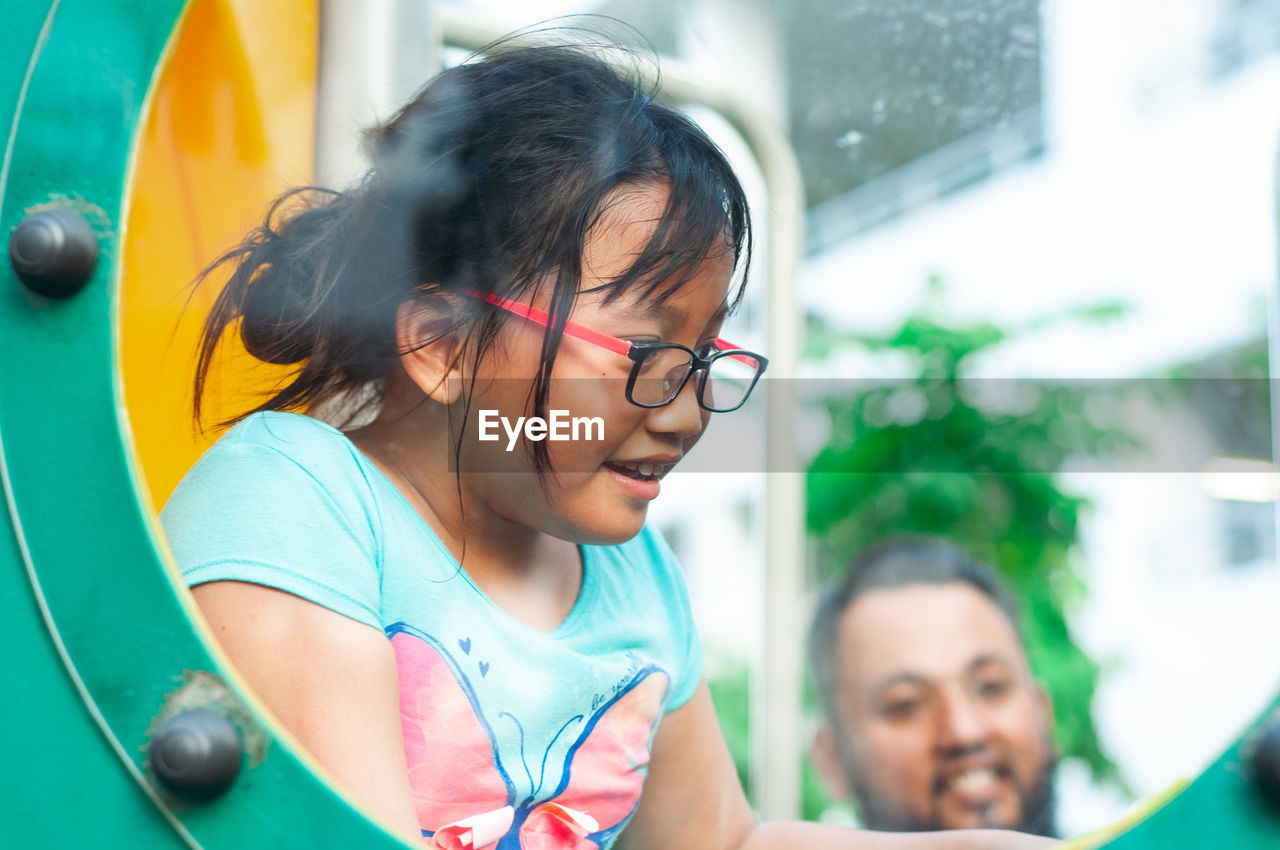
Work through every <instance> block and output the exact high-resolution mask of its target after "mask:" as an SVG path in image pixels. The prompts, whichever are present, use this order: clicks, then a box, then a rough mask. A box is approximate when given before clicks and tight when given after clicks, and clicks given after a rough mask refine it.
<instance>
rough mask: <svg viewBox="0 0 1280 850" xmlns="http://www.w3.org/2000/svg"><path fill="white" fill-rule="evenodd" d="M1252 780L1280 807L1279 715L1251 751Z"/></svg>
mask: <svg viewBox="0 0 1280 850" xmlns="http://www.w3.org/2000/svg"><path fill="white" fill-rule="evenodd" d="M1253 781H1254V783H1255V784H1257V786H1258V790H1259V791H1261V792H1262V793H1263V795H1264V796H1265V797H1266V798H1267V799H1268V800H1270V801H1271V803H1272V804H1273V805H1274V806H1276V807H1277V808H1280V717H1276V718H1273V719H1272V720H1271V722H1270V724H1269V725H1268V726H1267V727H1266V728H1265V729H1264V730H1263V731H1262V735H1261V737H1259V738H1258V739H1257V744H1256V745H1255V748H1254V751H1253Z"/></svg>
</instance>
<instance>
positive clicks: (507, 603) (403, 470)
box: [347, 392, 582, 631]
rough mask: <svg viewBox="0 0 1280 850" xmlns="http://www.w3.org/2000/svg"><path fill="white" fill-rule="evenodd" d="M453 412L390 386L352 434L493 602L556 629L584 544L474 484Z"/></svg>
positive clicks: (577, 576) (573, 592)
mask: <svg viewBox="0 0 1280 850" xmlns="http://www.w3.org/2000/svg"><path fill="white" fill-rule="evenodd" d="M448 417H449V411H448V410H447V409H446V408H445V407H444V406H442V405H439V404H436V403H434V402H432V401H430V400H423V399H422V397H421V396H419V397H418V398H417V399H416V400H412V401H411V402H408V403H406V400H404V399H403V398H401V397H398V395H397V394H393V393H390V392H389V393H388V397H387V401H386V402H385V403H384V405H383V410H382V412H381V413H380V414H379V416H378V417H377V419H375V420H374V421H373V422H372V423H370V424H369V425H367V426H364V427H362V428H359V429H356V430H354V431H351V432H350V433H348V435H347V436H348V437H349V438H350V439H351V441H352V443H353V444H355V446H356V447H357V448H358V449H359V450H360V451H361V452H362V453H363V454H364V455H365V456H366V457H368V458H369V459H370V461H372V462H373V463H374V465H375V466H377V467H378V469H379V470H380V471H381V472H382V473H383V474H384V475H385V476H386V477H387V479H388V480H389V481H391V483H392V484H393V485H394V486H395V487H396V489H398V490H399V491H400V493H401V494H402V495H403V496H404V497H405V499H406V500H407V501H408V502H409V504H410V505H411V506H412V507H413V508H414V510H416V511H417V512H418V514H419V515H420V516H421V517H422V519H423V521H425V522H426V523H427V525H429V526H430V527H431V529H432V530H433V531H434V532H435V533H436V536H437V537H439V538H440V540H441V542H442V543H444V545H445V547H446V548H447V549H448V550H449V551H450V552H451V553H452V554H453V556H454V558H455V559H457V560H458V562H459V563H460V564H462V566H463V568H464V569H465V570H466V572H467V575H468V576H470V578H471V580H472V581H473V582H475V583H476V584H477V586H479V587H480V589H481V590H483V591H484V592H485V594H486V595H488V596H489V597H490V599H491V600H492V601H493V602H494V603H495V604H497V605H498V606H499V607H501V608H503V609H504V610H505V611H506V612H507V613H508V614H510V615H511V616H512V617H514V618H515V619H517V620H519V621H521V622H524V623H525V624H527V625H530V626H532V627H534V628H538V629H542V630H544V631H549V630H551V629H554V628H555V627H556V626H557V625H559V623H560V622H562V621H563V620H564V617H565V616H567V615H568V613H569V611H570V610H571V609H572V607H573V604H574V602H575V601H576V599H577V597H578V593H579V591H580V589H581V584H582V561H581V555H580V553H579V550H578V547H577V546H576V545H574V544H573V543H571V542H569V541H566V540H561V539H559V538H556V537H554V536H552V535H550V534H548V533H546V532H543V531H540V530H538V529H535V528H532V527H530V526H528V525H525V524H523V523H520V522H518V521H516V520H513V519H511V518H509V517H507V516H503V515H502V514H500V513H499V512H497V511H495V510H494V509H493V508H492V507H491V506H490V505H489V504H488V503H487V502H486V501H485V500H484V499H483V498H482V497H480V496H478V495H477V494H476V493H475V492H474V490H473V489H472V488H470V487H468V481H467V478H466V476H462V477H459V475H458V473H457V472H456V468H457V464H456V463H455V461H454V457H453V454H452V446H451V440H450V439H449V438H448V436H447V435H449V434H450V433H451V432H450V423H449V418H448ZM424 435H442V438H430V439H429V438H426V437H424Z"/></svg>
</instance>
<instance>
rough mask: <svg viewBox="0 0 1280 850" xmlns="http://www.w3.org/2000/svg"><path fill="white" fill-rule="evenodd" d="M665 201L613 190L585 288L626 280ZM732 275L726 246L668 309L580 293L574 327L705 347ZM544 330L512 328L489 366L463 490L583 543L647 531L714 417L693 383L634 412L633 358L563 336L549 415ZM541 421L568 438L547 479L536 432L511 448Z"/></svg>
mask: <svg viewBox="0 0 1280 850" xmlns="http://www.w3.org/2000/svg"><path fill="white" fill-rule="evenodd" d="M666 201H667V193H666V189H665V187H663V186H662V185H660V184H645V185H641V186H630V187H626V188H624V189H621V190H619V191H618V192H617V193H615V195H614V196H613V198H612V199H611V202H610V203H609V208H608V210H607V211H606V212H605V214H604V215H603V216H602V218H601V220H600V222H599V223H598V224H597V225H596V227H594V228H593V229H592V231H591V233H590V234H589V235H588V238H587V242H586V246H585V249H586V250H585V255H584V257H585V259H584V268H583V275H582V290H583V291H589V290H590V289H592V288H593V287H595V286H597V285H600V284H602V283H606V282H608V281H610V280H612V279H614V278H616V277H617V276H619V275H620V274H622V273H623V272H625V271H626V269H627V268H628V267H629V266H630V265H631V263H632V261H633V260H634V259H635V257H636V256H637V255H638V254H639V253H640V252H641V251H642V250H643V249H644V247H645V245H646V243H647V242H648V240H649V238H650V236H651V235H652V233H653V230H654V228H655V227H656V226H657V223H658V221H659V220H660V219H661V216H662V213H663V211H664V209H665V206H666ZM732 273H733V255H732V252H731V251H730V250H729V248H728V247H727V246H726V247H725V249H724V251H723V252H722V253H720V254H718V255H716V256H712V257H709V258H707V259H706V260H705V261H703V262H702V263H701V264H700V265H699V266H698V268H697V269H696V271H695V273H694V274H693V276H692V278H691V279H690V280H688V281H687V282H686V283H685V284H684V285H683V286H681V287H680V289H678V290H677V291H676V292H675V293H674V294H673V295H671V296H670V297H669V298H667V299H666V300H665V301H663V302H661V303H658V302H657V301H656V300H654V299H647V300H640V301H637V300H635V299H631V298H628V297H627V296H625V295H624V296H623V297H622V298H619V299H616V300H615V301H614V302H613V303H611V304H608V305H605V304H604V303H603V301H604V298H603V294H589V295H582V296H580V297H579V298H578V299H577V301H576V303H575V305H574V308H573V311H572V313H571V314H570V316H569V320H570V321H572V322H575V323H577V324H580V325H582V326H584V327H586V328H589V329H591V330H594V331H599V332H601V333H604V334H608V335H610V336H614V337H619V338H622V339H625V340H628V341H631V342H636V343H644V342H675V343H680V344H682V345H685V346H688V347H689V348H692V349H695V350H697V349H698V348H700V347H702V346H704V345H706V344H708V343H711V342H714V341H715V339H716V337H717V336H718V335H719V331H720V326H721V324H722V322H723V320H724V315H725V309H726V298H727V294H728V289H729V280H730V277H731V275H732ZM659 290H661V287H659ZM535 306H538V307H541V308H544V309H545V308H546V306H547V305H546V304H545V303H542V302H535ZM543 333H544V329H543V328H542V327H541V326H539V325H537V324H535V323H533V322H529V321H522V320H520V319H514V320H513V321H510V322H508V323H507V325H506V326H505V327H504V329H503V331H502V334H501V335H500V337H499V338H498V340H497V341H496V343H495V345H494V347H493V348H492V349H491V351H490V352H489V353H488V355H487V356H486V357H485V358H484V360H483V361H482V363H481V366H480V373H479V374H477V376H476V385H475V393H474V396H473V398H472V404H471V412H470V413H469V414H468V415H469V417H470V418H471V421H470V422H468V423H467V430H466V433H465V436H464V440H463V445H462V453H461V458H460V460H461V462H462V469H463V471H464V473H468V471H469V470H470V471H473V472H471V473H470V474H464V478H463V486H464V488H465V489H468V490H470V491H471V492H472V493H473V494H474V495H475V496H478V497H479V498H480V500H481V501H483V502H484V503H485V504H486V505H487V506H488V507H489V508H490V509H491V510H493V511H494V512H496V513H497V514H499V515H500V516H502V517H504V518H506V519H508V520H511V521H514V522H516V523H518V524H520V525H522V526H526V527H529V528H536V529H538V530H540V531H544V532H546V533H548V534H552V535H554V536H556V537H559V538H562V539H565V540H572V541H574V542H578V543H597V544H609V543H619V542H622V541H624V540H628V539H630V538H631V537H633V536H635V535H636V534H637V533H639V531H640V528H641V526H642V525H643V523H644V519H645V514H646V511H647V510H648V506H649V503H650V502H651V501H652V500H653V499H654V498H656V497H657V495H658V492H659V490H660V489H661V483H660V479H661V476H662V475H664V474H666V472H667V471H669V470H670V469H671V468H672V467H673V466H674V465H675V464H676V463H677V462H679V460H680V459H681V458H682V457H683V456H684V454H685V453H686V452H688V451H689V449H690V448H692V447H693V444H694V443H696V442H697V441H698V438H699V437H701V436H702V432H703V430H704V429H705V428H706V425H707V419H708V416H709V414H708V413H707V411H705V410H703V409H702V408H701V407H699V405H698V402H697V397H696V386H695V381H694V380H690V381H689V382H688V383H687V384H686V385H685V387H684V389H683V390H681V392H680V394H679V395H678V396H677V397H676V398H675V400H674V401H672V402H671V403H670V404H669V405H667V406H665V407H659V408H642V407H637V406H636V405H633V404H631V403H630V402H629V401H627V398H626V384H627V377H628V375H629V374H630V372H631V366H632V361H631V360H630V359H629V358H628V357H626V356H625V355H622V354H618V353H616V352H613V351H608V350H606V349H604V348H600V347H597V346H595V345H593V344H591V343H589V342H585V341H583V340H581V339H576V338H574V337H570V336H565V337H564V338H563V340H562V342H561V345H560V350H559V353H558V354H557V356H556V360H555V363H554V365H553V368H552V373H551V374H552V381H551V387H550V390H549V392H548V396H547V409H546V410H543V411H534V410H532V404H531V388H532V385H533V381H534V378H535V376H536V375H537V371H538V364H539V362H540V358H541V346H542V337H543ZM485 411H496V412H492V413H488V414H486V413H485ZM535 414H536V415H537V416H539V417H541V418H542V419H544V420H546V421H547V423H548V431H549V432H550V433H552V434H553V435H554V436H562V437H565V439H548V440H547V442H546V446H547V450H548V455H549V458H550V461H551V467H552V472H551V473H549V474H548V475H547V476H546V480H544V481H542V482H538V481H536V480H534V478H533V476H534V475H536V474H537V473H536V472H535V470H534V466H533V462H532V457H533V455H532V443H531V442H530V439H529V437H530V436H532V435H531V434H530V433H529V432H528V431H526V430H525V429H524V428H521V429H520V430H519V432H518V434H517V435H516V436H515V437H514V439H513V437H512V436H511V432H510V431H508V426H509V427H510V428H513V429H514V428H515V427H516V424H517V418H518V417H519V416H525V417H530V416H533V415H535ZM482 416H484V417H485V419H486V421H487V422H488V423H489V425H488V427H487V428H486V429H485V431H486V432H487V435H488V436H489V437H490V439H488V440H481V439H479V438H480V436H482V432H481V428H480V425H481V417H482ZM501 417H506V419H507V423H506V424H502V423H501ZM575 420H577V422H576V423H575ZM557 421H558V422H559V423H560V424H559V425H557V424H556V423H557ZM535 427H536V426H535ZM535 433H536V432H535ZM495 435H496V439H493V437H494V436H495ZM508 446H511V450H510V451H508V450H507V449H508Z"/></svg>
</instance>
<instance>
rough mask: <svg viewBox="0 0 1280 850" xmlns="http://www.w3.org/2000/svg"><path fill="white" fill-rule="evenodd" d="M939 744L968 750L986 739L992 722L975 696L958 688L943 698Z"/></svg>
mask: <svg viewBox="0 0 1280 850" xmlns="http://www.w3.org/2000/svg"><path fill="white" fill-rule="evenodd" d="M941 703H942V710H941V712H940V716H939V719H938V724H939V728H938V745H939V747H941V748H943V749H948V750H952V749H959V750H962V751H963V750H967V749H968V748H970V747H972V746H974V745H975V744H977V745H981V744H982V743H983V742H985V741H986V739H987V735H988V734H989V732H990V724H989V722H988V718H987V715H986V712H985V711H983V709H982V706H981V705H979V704H978V702H977V700H976V699H975V698H974V696H973V695H972V694H970V693H968V692H966V691H964V690H961V689H956V690H954V691H951V692H948V693H945V694H944V695H943V696H942V699H941Z"/></svg>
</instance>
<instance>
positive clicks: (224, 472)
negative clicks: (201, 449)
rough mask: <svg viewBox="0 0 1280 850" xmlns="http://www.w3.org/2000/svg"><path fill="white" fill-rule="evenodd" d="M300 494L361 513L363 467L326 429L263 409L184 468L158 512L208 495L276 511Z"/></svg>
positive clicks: (365, 484)
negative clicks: (190, 465)
mask: <svg viewBox="0 0 1280 850" xmlns="http://www.w3.org/2000/svg"><path fill="white" fill-rule="evenodd" d="M305 493H314V494H316V496H317V497H318V498H323V500H324V501H326V502H331V503H334V505H335V507H338V508H340V509H342V510H346V511H351V510H357V511H358V512H366V511H367V510H368V503H369V502H370V500H371V498H372V493H371V488H370V487H369V471H368V470H367V469H366V468H365V462H362V460H361V456H360V454H359V452H358V451H357V450H356V448H355V446H354V445H353V444H352V443H351V441H350V440H349V439H347V437H346V435H345V434H343V433H342V432H341V431H339V430H338V429H336V428H334V427H333V426H331V425H328V424H326V423H324V422H321V421H320V420H318V419H313V418H311V417H310V416H304V415H302V414H298V413H282V412H278V411H267V412H261V413H255V414H252V415H250V416H247V417H245V418H244V419H242V420H240V421H239V422H237V423H236V424H235V425H234V426H232V428H231V429H230V430H228V431H227V432H226V433H225V434H223V435H222V436H221V437H220V438H219V439H218V441H217V442H216V443H214V444H213V446H211V447H210V448H209V449H208V450H207V451H206V452H205V453H204V455H203V456H202V457H201V458H200V460H198V461H197V462H196V464H195V465H194V466H193V467H192V468H191V469H190V470H189V471H188V472H187V474H186V476H185V477H184V478H183V479H182V481H181V483H179V485H178V487H177V489H176V490H175V491H174V494H173V496H171V497H170V500H169V504H168V505H166V507H165V513H172V510H171V509H173V508H176V507H177V506H178V505H182V504H185V503H187V502H192V501H194V502H199V503H202V502H207V501H208V500H211V499H216V500H223V499H235V500H241V501H242V502H243V504H244V506H245V507H248V505H250V504H258V505H260V506H262V507H263V508H269V509H270V510H272V511H273V512H279V511H281V510H283V509H285V508H286V506H287V505H289V504H292V503H295V502H298V501H300V500H302V499H304V498H305V496H304V494H305ZM362 508H363V509H364V510H361V509H362Z"/></svg>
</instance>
